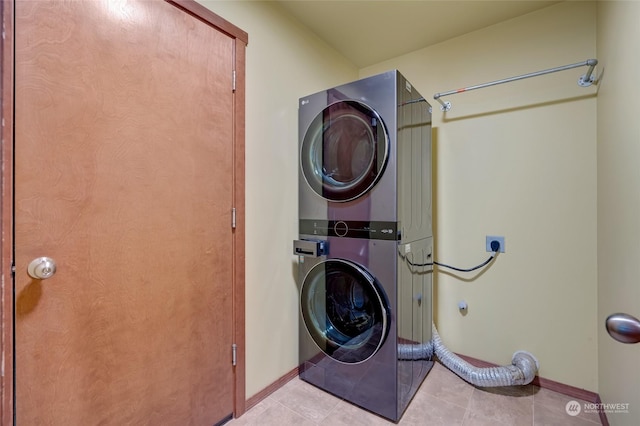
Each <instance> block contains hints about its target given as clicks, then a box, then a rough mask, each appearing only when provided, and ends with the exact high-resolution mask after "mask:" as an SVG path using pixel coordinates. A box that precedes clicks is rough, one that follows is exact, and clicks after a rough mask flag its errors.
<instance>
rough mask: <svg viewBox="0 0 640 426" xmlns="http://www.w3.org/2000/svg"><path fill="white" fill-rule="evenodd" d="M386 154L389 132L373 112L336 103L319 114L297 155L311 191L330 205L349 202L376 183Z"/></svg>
mask: <svg viewBox="0 0 640 426" xmlns="http://www.w3.org/2000/svg"><path fill="white" fill-rule="evenodd" d="M388 155H389V138H388V136H387V130H386V128H385V127H384V124H383V122H382V120H381V118H380V116H379V115H378V113H377V112H376V111H374V110H373V109H372V108H370V107H369V106H367V105H365V104H363V103H362V102H358V101H339V102H336V103H334V104H331V105H329V106H328V107H326V108H325V109H324V110H323V111H322V112H320V114H318V115H317V116H316V117H315V118H314V119H313V121H312V122H311V125H310V126H309V128H308V129H307V132H306V133H305V135H304V139H303V141H302V148H301V152H300V156H301V158H300V162H301V170H302V173H303V174H304V177H305V179H306V181H307V183H308V184H309V186H310V187H311V188H312V189H313V190H314V191H315V192H316V193H317V194H318V195H320V196H321V197H323V198H325V199H327V200H329V201H337V202H341V201H350V200H353V199H355V198H358V197H360V196H361V195H363V194H365V193H366V192H367V191H369V190H370V189H371V188H372V187H373V186H374V185H375V184H376V182H377V181H378V179H380V176H382V173H383V171H384V167H385V165H386V163H387V157H388Z"/></svg>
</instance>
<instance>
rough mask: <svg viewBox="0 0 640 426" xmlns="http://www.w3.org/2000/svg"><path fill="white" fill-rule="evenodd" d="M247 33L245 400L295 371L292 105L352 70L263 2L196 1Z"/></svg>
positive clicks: (294, 127)
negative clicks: (292, 370)
mask: <svg viewBox="0 0 640 426" xmlns="http://www.w3.org/2000/svg"><path fill="white" fill-rule="evenodd" d="M199 2H200V3H202V4H203V5H205V6H207V7H208V8H210V9H211V10H213V11H214V12H216V13H217V14H218V15H220V16H222V17H223V18H225V19H226V20H228V21H230V22H231V23H233V24H234V25H236V26H238V27H240V28H242V29H243V30H244V31H246V32H248V33H249V46H248V47H247V98H246V114H247V117H246V120H247V121H246V168H247V174H246V203H247V216H246V227H247V233H246V238H247V241H246V259H247V261H246V299H247V300H246V312H247V313H246V318H247V325H246V345H247V346H246V348H247V370H246V374H247V383H246V386H247V397H251V396H252V395H254V394H256V393H257V392H259V391H260V390H262V389H263V388H265V387H266V386H268V385H270V384H271V383H273V382H274V381H276V380H277V379H279V378H280V377H281V376H282V375H284V374H285V373H287V372H289V371H290V370H291V369H293V368H294V367H295V366H297V365H298V316H297V315H298V290H297V287H296V272H295V270H294V265H295V263H294V262H296V259H295V257H294V256H293V255H292V250H293V248H292V242H293V240H294V239H296V238H297V237H298V181H297V179H298V174H297V173H298V160H297V158H298V155H297V152H298V133H297V132H298V130H297V129H298V98H300V97H302V96H304V95H306V94H310V93H313V92H317V91H319V90H322V89H325V88H327V87H332V86H335V85H337V84H342V83H345V82H347V81H351V80H355V79H356V78H357V76H358V75H357V69H356V68H355V67H354V66H353V65H352V64H351V63H350V62H348V61H347V60H346V59H345V58H344V57H341V56H340V55H338V54H337V53H336V52H335V51H334V50H331V49H329V48H328V47H327V46H326V45H325V44H324V43H323V42H321V41H320V40H319V39H318V38H316V37H315V36H313V35H312V34H311V33H309V31H308V30H305V29H304V28H302V27H300V26H299V24H297V23H296V22H293V21H291V20H290V19H288V18H286V17H285V16H284V15H283V14H282V13H281V12H280V9H278V8H277V7H275V6H273V5H272V4H269V3H265V2H237V1H233V2H232V1H207V0H199Z"/></svg>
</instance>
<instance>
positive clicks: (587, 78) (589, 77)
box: [433, 59, 598, 111]
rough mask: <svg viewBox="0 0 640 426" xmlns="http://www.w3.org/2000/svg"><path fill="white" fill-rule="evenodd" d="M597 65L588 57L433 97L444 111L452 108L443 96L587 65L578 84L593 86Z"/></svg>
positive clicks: (595, 60) (595, 61) (594, 60)
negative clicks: (575, 61)
mask: <svg viewBox="0 0 640 426" xmlns="http://www.w3.org/2000/svg"><path fill="white" fill-rule="evenodd" d="M596 65H598V60H597V59H587V60H586V61H583V62H578V63H575V64H569V65H564V66H561V67H556V68H549V69H547V70H542V71H536V72H532V73H529V74H523V75H518V76H516V77H510V78H505V79H502V80H496V81H491V82H489V83H483V84H478V85H476V86H469V87H465V88H462V89H456V90H449V91H448V92H442V93H436V94H435V95H433V99H435V100H436V101H438V102H439V103H440V105H441V106H440V109H441V110H442V111H449V110H450V109H451V102H443V101H442V99H440V98H441V97H442V96H449V95H455V94H456V93H462V92H468V91H470V90H475V89H482V88H484V87H489V86H495V85H497V84H502V83H510V82H512V81H516V80H523V79H525V78H529V77H537V76H539V75H545V74H551V73H553V72H558V71H565V70H570V69H572V68H578V67H586V66H588V67H589V69H588V70H587V73H586V74H584V75H583V76H581V77H580V78H579V79H578V85H579V86H582V87H587V86H591V84H593V82H594V81H595V76H593V70H594V68H595V66H596Z"/></svg>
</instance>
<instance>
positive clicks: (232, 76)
mask: <svg viewBox="0 0 640 426" xmlns="http://www.w3.org/2000/svg"><path fill="white" fill-rule="evenodd" d="M231 90H233V91H234V92H235V91H236V70H233V71H232V72H231Z"/></svg>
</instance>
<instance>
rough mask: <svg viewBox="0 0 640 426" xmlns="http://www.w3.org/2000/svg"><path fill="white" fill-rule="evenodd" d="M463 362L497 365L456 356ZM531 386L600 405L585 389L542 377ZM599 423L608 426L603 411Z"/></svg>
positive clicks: (600, 412)
mask: <svg viewBox="0 0 640 426" xmlns="http://www.w3.org/2000/svg"><path fill="white" fill-rule="evenodd" d="M456 355H457V356H459V357H460V358H462V359H463V360H465V361H467V362H468V363H469V364H471V365H473V366H474V367H481V368H484V367H498V364H493V363H491V362H486V361H482V360H480V359H476V358H472V357H470V356H466V355H461V354H456ZM531 384H533V385H535V386H539V387H541V388H542V389H547V390H550V391H554V392H558V393H561V394H563V395H567V396H570V397H572V398H577V399H581V400H583V401H586V402H591V403H594V404H600V403H601V402H602V400H601V399H600V395H598V394H597V393H595V392H591V391H588V390H586V389H581V388H577V387H575V386H570V385H565V384H564V383H560V382H556V381H554V380H550V379H545V378H543V377H539V376H536V377H535V378H534V379H533V381H532V382H531ZM598 414H599V415H600V421H601V422H602V425H603V426H609V420H608V419H607V414H606V413H605V412H604V411H603V410H599V413H598Z"/></svg>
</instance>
